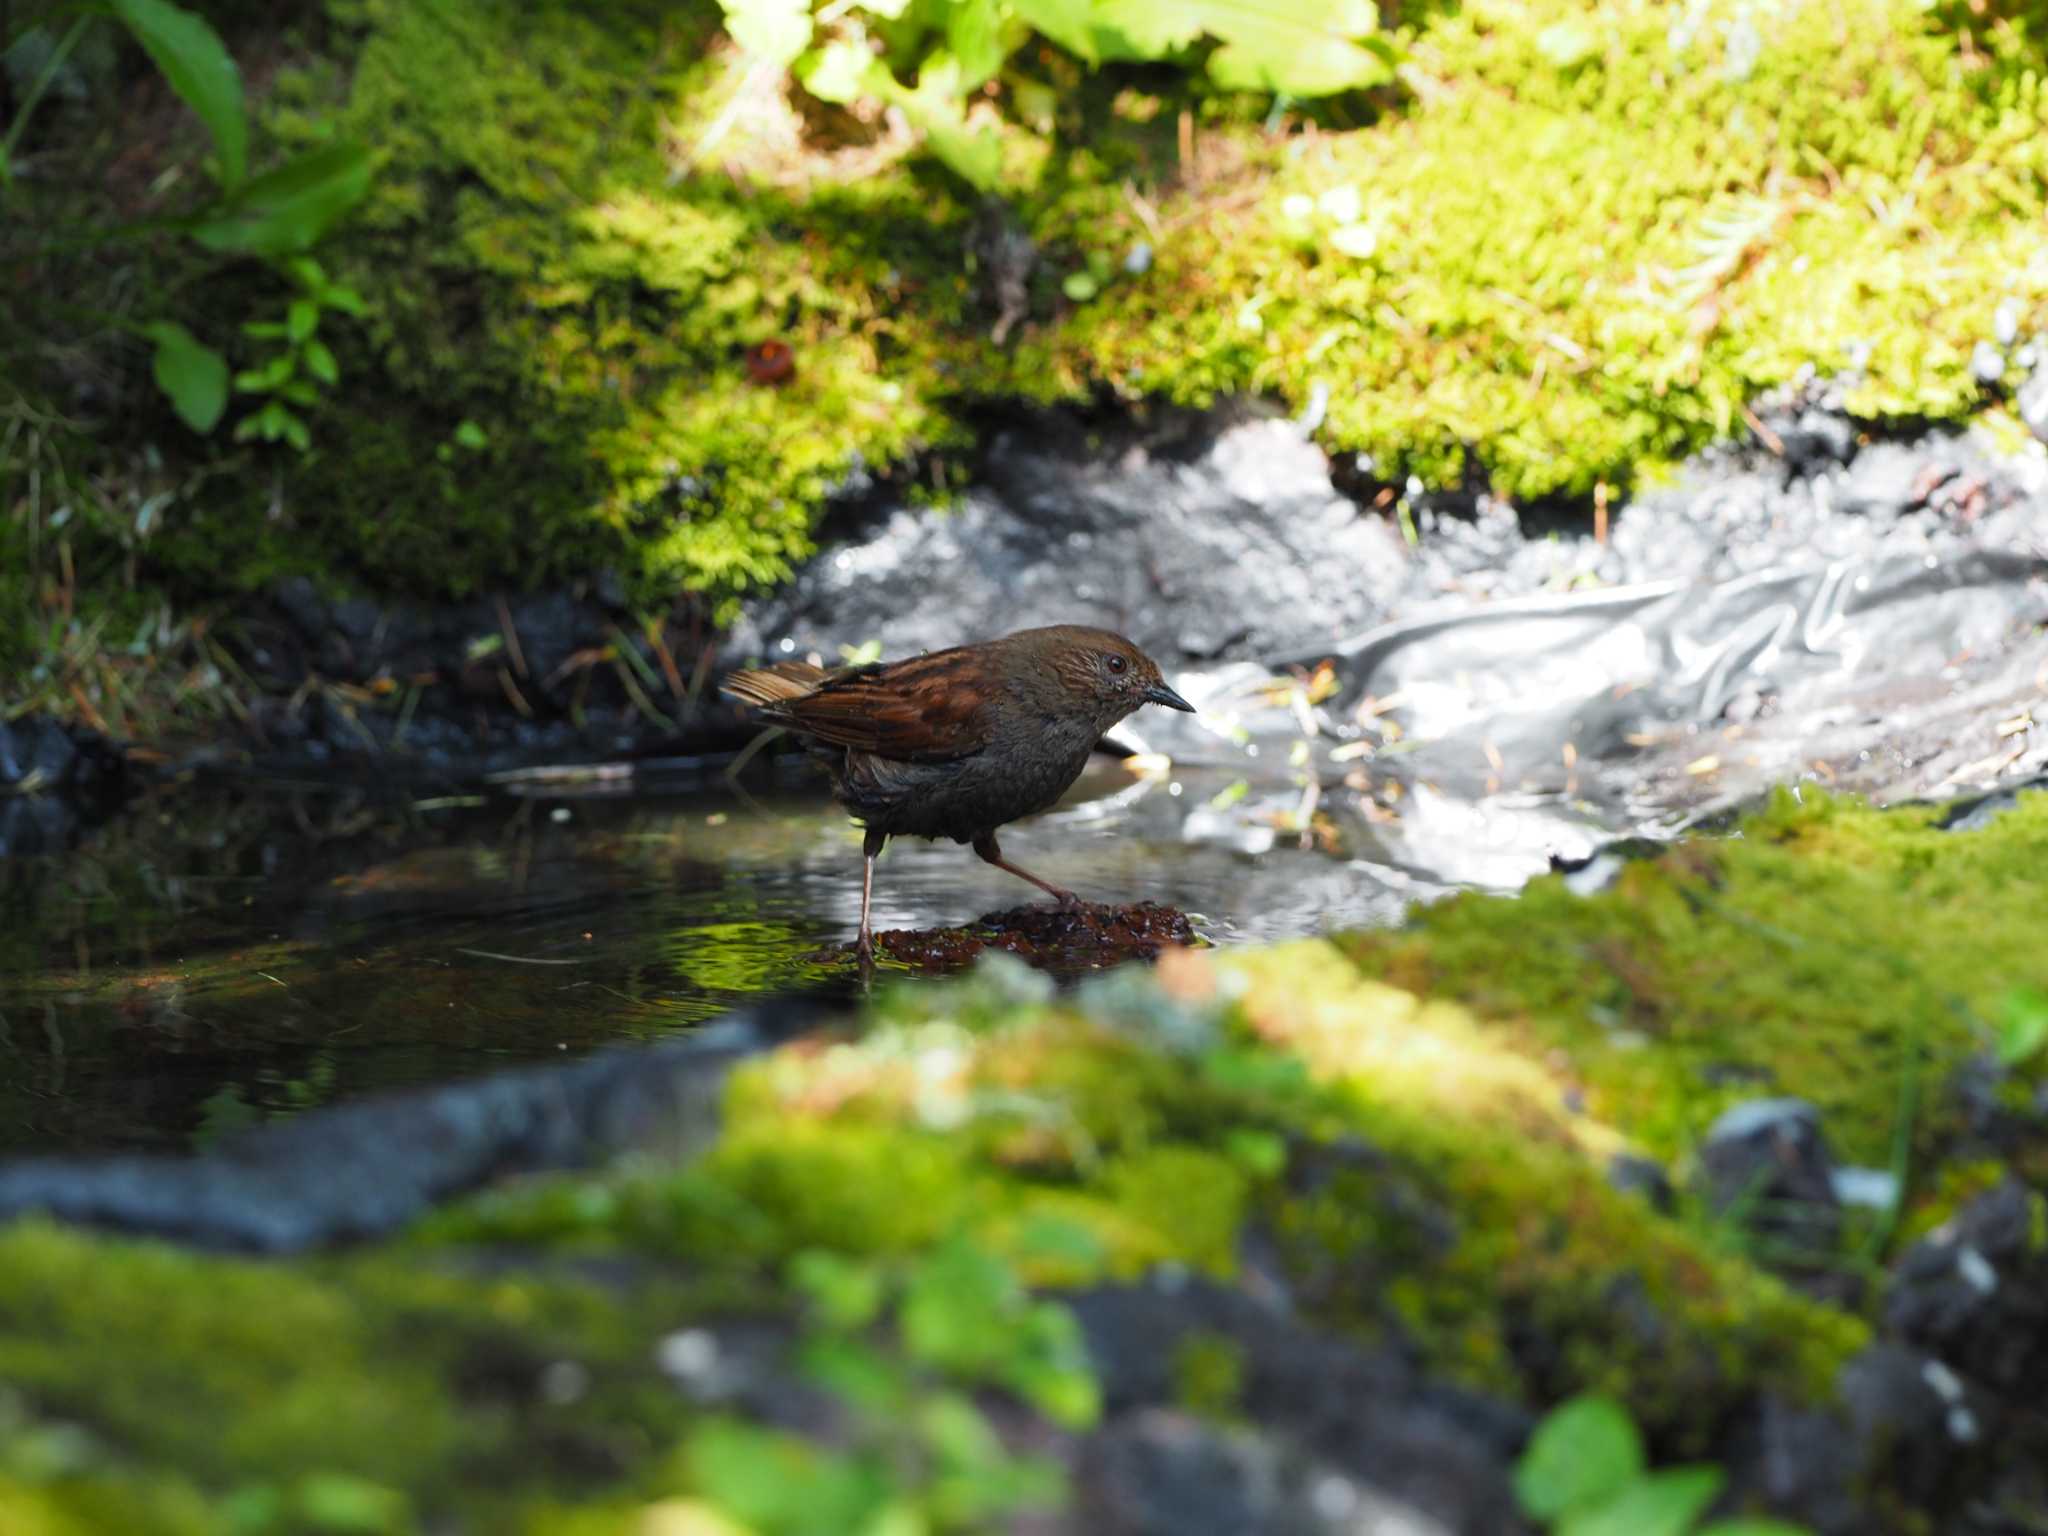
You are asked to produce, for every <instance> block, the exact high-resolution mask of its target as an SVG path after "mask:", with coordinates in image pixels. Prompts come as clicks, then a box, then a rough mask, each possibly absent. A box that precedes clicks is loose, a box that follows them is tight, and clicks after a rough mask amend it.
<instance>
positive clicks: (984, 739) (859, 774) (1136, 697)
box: [720, 624, 1194, 956]
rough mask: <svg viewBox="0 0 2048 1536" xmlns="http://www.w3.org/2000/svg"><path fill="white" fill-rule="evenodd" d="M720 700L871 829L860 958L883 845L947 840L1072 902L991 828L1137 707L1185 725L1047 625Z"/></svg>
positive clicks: (770, 671)
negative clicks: (825, 775)
mask: <svg viewBox="0 0 2048 1536" xmlns="http://www.w3.org/2000/svg"><path fill="white" fill-rule="evenodd" d="M720 691H721V692H723V693H725V694H726V695H728V696H729V697H731V698H734V699H737V700H739V701H740V702H741V703H744V704H751V705H753V706H754V707H755V708H757V709H758V710H759V711H760V712H761V717H762V718H763V719H765V720H771V721H773V722H774V723H775V724H777V725H780V726H783V727H785V728H787V729H788V730H789V731H791V732H793V733H794V734H795V735H797V736H799V737H801V738H803V739H804V741H805V743H806V745H808V746H809V747H810V748H811V750H812V751H813V752H815V753H817V754H818V755H819V756H821V757H823V758H824V759H825V760H826V761H827V763H828V764H829V766H830V767H831V770H832V787H833V791H834V793H835V794H837V796H838V797H839V802H840V804H842V805H844V806H845V807H846V808H847V809H848V810H849V811H851V812H852V813H853V814H854V816H855V817H857V818H858V819H859V821H860V822H861V824H862V825H863V826H864V827H866V829H867V837H866V838H865V840H864V841H863V843H862V845H861V852H862V854H863V855H864V856H865V864H864V866H863V869H862V874H861V885H860V952H861V954H862V955H863V956H868V955H872V954H873V953H874V939H873V936H872V934H871V932H870V930H869V926H868V910H869V907H870V905H871V903H872V901H873V899H874V889H875V858H876V856H877V855H878V854H880V853H881V851H882V848H883V846H884V845H885V844H886V843H887V842H888V841H889V839H890V838H892V837H928V838H939V837H950V838H952V839H953V841H954V842H956V843H971V844H973V845H974V851H975V852H976V853H977V854H979V855H980V856H981V857H982V858H983V859H986V860H987V861H988V862H989V863H991V864H993V865H995V866H996V868H998V869H1006V870H1008V871H1009V872H1010V873H1011V874H1013V875H1017V876H1020V877H1022V878H1023V879H1026V880H1029V881H1030V882H1031V883H1032V884H1033V885H1035V886H1037V887H1038V888H1039V889H1040V890H1042V891H1046V892H1048V893H1050V894H1051V895H1053V896H1054V897H1057V898H1058V900H1059V903H1060V905H1061V906H1067V907H1072V906H1079V905H1080V904H1081V899H1080V898H1079V897H1078V896H1076V895H1075V894H1074V893H1073V892H1072V891H1068V890H1063V889H1061V888H1060V887H1059V886H1057V885H1054V884H1053V883H1052V882H1051V881H1049V880H1041V879H1039V878H1038V876H1036V875H1034V874H1032V873H1031V872H1030V871H1029V870H1025V869H1019V868H1018V867H1017V866H1016V865H1015V864H1012V863H1011V862H1010V861H1009V860H1008V859H1006V858H1004V857H1003V850H1002V849H1001V848H1000V847H999V846H997V843H996V828H998V827H1000V826H1004V825H1006V824H1007V823H1009V822H1013V821H1015V820H1017V819H1018V818H1019V817H1020V816H1029V815H1032V814H1033V813H1035V812H1038V811H1043V810H1046V809H1047V808H1049V807H1050V806H1051V805H1053V803H1054V802H1056V801H1057V800H1058V799H1059V798H1060V796H1061V795H1063V794H1065V793H1066V792H1067V790H1068V788H1069V787H1071V786H1072V784H1073V782H1074V780H1076V779H1078V778H1079V777H1080V776H1081V770H1082V769H1083V768H1085V767H1087V765H1088V754H1089V753H1090V752H1091V751H1093V750H1094V748H1095V743H1096V742H1097V741H1098V740H1100V739H1101V736H1102V733H1103V732H1104V731H1106V730H1108V729H1109V728H1110V727H1111V726H1113V725H1115V724H1116V723H1117V722H1118V721H1119V720H1121V719H1123V718H1124V716H1126V715H1128V714H1130V713H1132V711H1134V710H1136V709H1139V708H1140V707H1142V706H1143V705H1146V704H1164V705H1165V706H1166V707H1167V708H1168V709H1183V710H1186V711H1188V712H1189V713H1190V714H1192V713H1193V712H1194V705H1192V704H1190V703H1188V701H1187V700H1186V699H1183V698H1182V697H1181V696H1180V695H1179V694H1177V693H1175V692H1174V691H1173V690H1172V689H1171V688H1169V687H1167V686H1166V681H1165V679H1164V678H1162V677H1161V676H1160V675H1159V668H1158V665H1157V664H1156V663H1154V662H1153V660H1152V658H1151V657H1149V656H1147V655H1146V654H1145V653H1144V652H1143V651H1141V650H1139V649H1138V648H1137V646H1135V645H1133V644H1132V643H1131V642H1130V641H1129V640H1126V639H1125V638H1124V637H1123V636H1122V635H1118V634H1112V633H1111V632H1110V631H1109V630H1106V629H1086V628H1082V627H1081V626H1079V625H1073V624H1055V625H1052V626H1051V627H1049V628H1046V629H1024V630H1019V631H1018V632H1017V633H1016V634H1014V635H1005V636H1003V638H1002V639H1000V640H984V641H982V642H981V643H980V644H978V645H960V646H955V647H953V648H952V649H951V650H945V651H931V652H928V653H926V654H925V655H922V656H913V657H910V658H909V659H907V660H904V661H886V662H876V663H874V664H872V665H869V666H862V667H842V668H839V669H837V670H834V671H829V672H828V671H827V670H825V669H824V668H823V667H814V666H812V665H810V664H809V663H808V662H801V661H785V662H778V663H777V664H776V665H774V666H770V667H762V668H760V669H759V670H757V671H750V672H736V673H734V674H733V675H732V676H731V677H729V678H727V679H726V680H725V682H724V683H722V684H721V685H720Z"/></svg>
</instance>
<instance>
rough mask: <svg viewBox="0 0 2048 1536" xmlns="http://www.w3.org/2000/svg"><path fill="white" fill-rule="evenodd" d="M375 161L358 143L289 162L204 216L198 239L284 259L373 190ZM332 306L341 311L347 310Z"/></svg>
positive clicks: (209, 245) (194, 234)
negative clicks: (372, 176) (372, 172)
mask: <svg viewBox="0 0 2048 1536" xmlns="http://www.w3.org/2000/svg"><path fill="white" fill-rule="evenodd" d="M373 167H374V162H373V160H372V159H371V157H370V152H369V151H368V150H366V149H364V148H363V147H362V146H361V145H358V144H349V143H339V144H328V145H325V146H323V147H322V148H319V149H314V150H308V151H307V152H306V153H305V154H303V155H300V156H299V157H298V158H297V159H296V160H290V161H287V162H286V163H285V164H283V165H281V166H279V167H278V168H277V169H276V170H274V171H268V172H265V173H264V174H263V175H261V176H258V177H257V178H256V179H255V180H254V181H250V182H245V183H244V184H243V185H242V187H241V189H240V190H239V191H236V192H234V193H231V194H230V195H229V196H227V197H226V198H223V199H222V200H221V202H220V203H219V204H217V205H216V206H215V207H214V208H213V210H212V211H211V212H209V213H206V214H202V215H201V216H200V218H199V221H198V223H197V224H196V225H195V226H194V227H193V230H192V238H193V239H195V240H197V241H198V242H199V243H200V244H201V245H203V246H205V247H206V248H207V249H208V250H212V251H245V252H248V253H249V254H250V255H255V256H281V255H284V254H286V253H288V252H291V251H302V250H304V249H305V248H306V247H307V246H309V245H312V244H313V243H314V242H315V241H317V240H318V239H319V238H320V237H321V236H322V235H323V234H325V233H326V232H327V230H328V229H329V228H330V227H331V226H332V225H333V224H334V222H335V221H336V220H337V219H339V218H340V217H341V216H342V215H343V214H345V213H347V212H348V211H349V210H350V209H351V208H353V207H355V205H356V204H357V203H359V202H361V201H362V200H363V194H364V193H366V192H368V191H369V190H370V173H371V170H372V169H373ZM328 303H329V304H330V306H331V307H333V308H336V309H340V308H344V307H345V306H343V305H341V304H337V303H335V302H334V300H333V298H332V296H330V297H329V299H328Z"/></svg>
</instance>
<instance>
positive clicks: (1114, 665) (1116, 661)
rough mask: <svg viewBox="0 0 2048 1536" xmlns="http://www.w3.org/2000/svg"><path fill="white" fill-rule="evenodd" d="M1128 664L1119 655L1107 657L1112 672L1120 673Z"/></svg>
mask: <svg viewBox="0 0 2048 1536" xmlns="http://www.w3.org/2000/svg"><path fill="white" fill-rule="evenodd" d="M1129 665H1130V663H1129V662H1127V661H1125V660H1124V659H1123V657H1121V656H1112V657H1110V658H1109V670H1110V671H1112V672H1115V673H1119V674H1121V673H1122V672H1123V670H1124V668H1125V667H1128V666H1129Z"/></svg>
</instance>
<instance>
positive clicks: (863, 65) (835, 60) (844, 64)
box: [803, 43, 874, 106]
mask: <svg viewBox="0 0 2048 1536" xmlns="http://www.w3.org/2000/svg"><path fill="white" fill-rule="evenodd" d="M873 62H874V59H873V56H872V55H871V54H869V52H868V51H867V49H865V48H856V47H855V46H854V45H853V44H852V43H827V44H826V45H825V46H824V47H823V48H821V49H819V50H818V51H817V53H815V54H813V55H812V57H811V61H810V64H809V65H808V66H807V67H806V68H805V70H804V72H803V82H804V89H805V90H807V91H809V92H810V93H811V94H812V95H813V96H815V97H817V98H818V100H820V101H835V102H838V103H839V104H840V105H842V106H844V105H845V104H846V103H847V102H849V101H855V100H858V99H859V98H860V96H861V95H862V94H863V92H864V91H865V90H866V80H867V74H868V68H869V66H870V65H871V64H872V63H873Z"/></svg>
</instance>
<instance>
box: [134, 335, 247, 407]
mask: <svg viewBox="0 0 2048 1536" xmlns="http://www.w3.org/2000/svg"><path fill="white" fill-rule="evenodd" d="M143 334H144V335H146V336H148V337H149V339H150V340H151V341H153V342H155V343H156V359H155V362H154V363H153V365H152V367H151V372H152V373H153V374H154V375H155V377H156V387H157V388H158V389H160V390H162V391H163V392H164V395H165V397H166V398H167V399H169V401H170V402H171V409H172V410H174V411H176V412H177V413H178V419H179V420H180V421H182V422H184V423H185V425H186V426H188V427H190V428H191V429H192V430H193V431H194V432H211V431H212V430H213V429H214V428H215V427H216V426H218V425H219V424H220V415H221V412H222V411H224V410H226V409H227V405H228V364H227V359H226V358H224V357H222V356H221V355H220V354H219V353H218V352H216V351H214V350H213V348H211V347H209V346H207V345H205V344H204V343H202V342H201V341H199V340H198V339H197V338H196V337H195V336H193V334H192V333H191V332H190V331H188V330H186V329H185V327H183V326H182V325H179V324H178V323H177V322H176V321H175V320H159V321H157V322H156V323H155V324H154V325H152V326H150V327H149V328H148V329H147V330H146V331H145V332H144V333H143Z"/></svg>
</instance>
